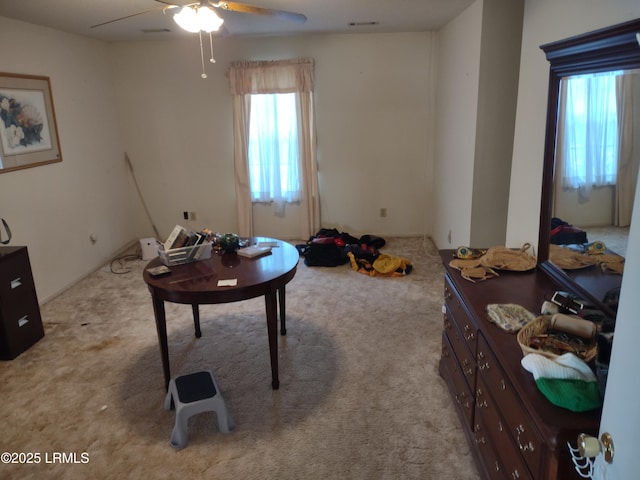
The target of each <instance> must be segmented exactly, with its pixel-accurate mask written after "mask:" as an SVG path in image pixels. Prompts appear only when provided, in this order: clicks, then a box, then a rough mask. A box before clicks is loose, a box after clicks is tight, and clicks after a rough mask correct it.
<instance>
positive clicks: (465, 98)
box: [433, 1, 482, 248]
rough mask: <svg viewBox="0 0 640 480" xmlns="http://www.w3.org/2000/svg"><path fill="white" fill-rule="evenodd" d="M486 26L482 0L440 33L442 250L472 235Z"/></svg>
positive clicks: (438, 215)
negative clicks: (474, 167)
mask: <svg viewBox="0 0 640 480" xmlns="http://www.w3.org/2000/svg"><path fill="white" fill-rule="evenodd" d="M481 30H482V2H481V1H480V2H475V3H474V4H473V5H471V6H470V7H469V8H467V9H466V10H465V11H464V12H462V13H461V14H460V15H459V16H458V17H457V18H455V19H454V20H453V21H451V22H450V23H449V24H448V25H447V26H446V27H444V28H443V29H442V30H440V31H439V32H438V70H437V71H438V74H437V82H436V89H437V95H436V122H435V138H436V140H435V158H436V163H435V173H434V177H435V178H436V179H437V181H436V184H435V199H436V200H435V202H434V205H433V208H434V209H435V219H434V228H433V239H434V241H435V242H436V244H437V245H438V247H440V248H452V247H454V246H455V247H457V246H458V245H465V244H468V242H469V239H470V237H471V205H472V197H473V158H474V152H475V139H476V128H477V121H478V119H477V106H478V89H479V77H480V37H481V33H482V31H481Z"/></svg>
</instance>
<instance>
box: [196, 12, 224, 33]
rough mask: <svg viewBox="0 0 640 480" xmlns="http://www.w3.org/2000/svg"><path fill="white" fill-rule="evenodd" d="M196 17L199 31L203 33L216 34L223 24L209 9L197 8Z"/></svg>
mask: <svg viewBox="0 0 640 480" xmlns="http://www.w3.org/2000/svg"><path fill="white" fill-rule="evenodd" d="M197 16H198V22H199V23H200V30H202V31H204V32H217V31H218V30H219V29H220V27H221V26H222V23H223V22H224V20H222V19H221V18H220V17H219V16H218V15H217V14H216V12H214V11H213V9H212V8H210V7H198V14H197Z"/></svg>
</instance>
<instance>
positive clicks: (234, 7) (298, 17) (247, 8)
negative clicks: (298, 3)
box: [156, 0, 307, 23]
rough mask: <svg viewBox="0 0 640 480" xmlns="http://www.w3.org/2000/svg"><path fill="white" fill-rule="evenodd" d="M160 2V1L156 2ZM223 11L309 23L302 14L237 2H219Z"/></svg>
mask: <svg viewBox="0 0 640 480" xmlns="http://www.w3.org/2000/svg"><path fill="white" fill-rule="evenodd" d="M156 1H158V0H156ZM214 5H215V6H217V7H218V8H221V9H222V10H227V11H229V12H242V13H253V14H257V15H271V16H274V17H279V18H283V19H285V20H291V21H293V22H298V23H304V22H306V21H307V17H306V16H305V15H303V14H301V13H295V12H287V11H286V10H273V9H270V8H262V7H254V6H253V5H247V4H246V3H237V2H224V1H223V2H218V3H217V4H214Z"/></svg>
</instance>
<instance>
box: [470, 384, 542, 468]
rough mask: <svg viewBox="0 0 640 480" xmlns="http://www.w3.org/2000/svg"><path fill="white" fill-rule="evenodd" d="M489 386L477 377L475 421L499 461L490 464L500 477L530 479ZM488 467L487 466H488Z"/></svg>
mask: <svg viewBox="0 0 640 480" xmlns="http://www.w3.org/2000/svg"><path fill="white" fill-rule="evenodd" d="M488 392H489V388H488V387H487V385H486V384H485V383H484V382H483V381H482V378H478V388H477V389H476V411H475V421H476V423H477V424H482V425H484V427H485V433H486V435H487V436H488V437H489V438H490V440H491V444H492V445H493V447H494V448H495V449H496V451H497V452H499V462H498V464H496V465H491V467H492V468H495V469H496V470H497V469H498V466H499V467H500V471H501V472H502V474H501V475H502V477H504V478H509V479H523V480H524V479H531V478H532V477H531V475H530V474H529V470H528V469H527V466H526V464H525V462H524V459H523V458H522V456H521V454H520V451H519V447H518V446H517V445H516V444H515V440H514V439H513V438H511V436H510V435H509V433H508V431H507V427H506V422H505V421H504V419H503V418H502V416H501V415H500V413H499V411H498V405H497V404H496V402H495V401H494V400H493V398H492V397H491V395H489V393H488ZM488 467H489V466H488Z"/></svg>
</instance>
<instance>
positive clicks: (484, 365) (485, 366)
mask: <svg viewBox="0 0 640 480" xmlns="http://www.w3.org/2000/svg"><path fill="white" fill-rule="evenodd" d="M478 368H479V369H480V370H482V371H484V370H489V362H484V363H481V364H479V365H478Z"/></svg>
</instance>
